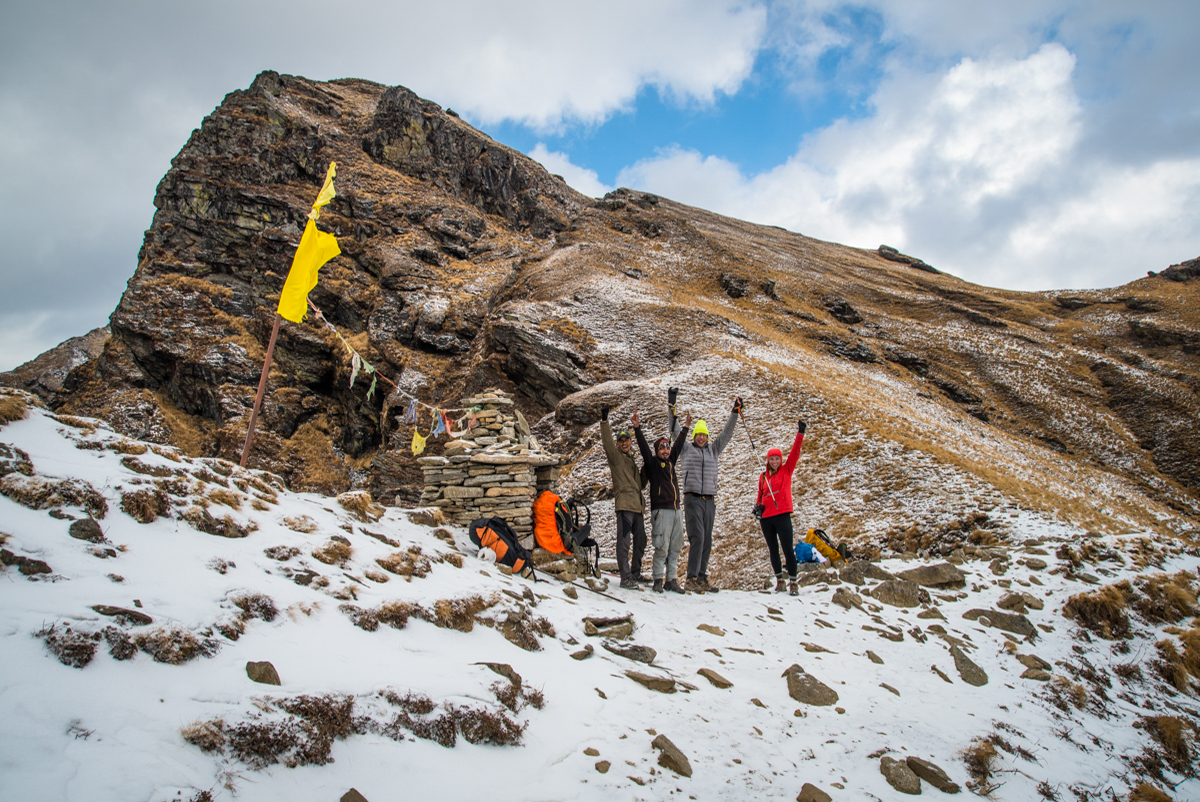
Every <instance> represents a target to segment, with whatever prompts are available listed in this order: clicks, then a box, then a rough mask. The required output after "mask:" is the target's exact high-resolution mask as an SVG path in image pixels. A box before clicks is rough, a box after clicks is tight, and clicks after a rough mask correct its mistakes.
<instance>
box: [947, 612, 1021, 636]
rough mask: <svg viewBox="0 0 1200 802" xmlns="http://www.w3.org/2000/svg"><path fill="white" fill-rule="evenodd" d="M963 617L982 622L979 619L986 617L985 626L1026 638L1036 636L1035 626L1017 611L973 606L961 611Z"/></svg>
mask: <svg viewBox="0 0 1200 802" xmlns="http://www.w3.org/2000/svg"><path fill="white" fill-rule="evenodd" d="M963 618H965V619H967V620H968V621H980V623H983V621H982V620H980V619H986V621H987V626H991V627H995V628H996V629H999V630H1003V631H1004V632H1011V633H1012V634H1014V635H1020V636H1022V637H1026V638H1028V637H1036V636H1037V627H1035V626H1034V625H1033V622H1031V621H1030V620H1029V619H1028V618H1026V617H1025V616H1023V615H1020V614H1018V613H1003V612H1000V611H998V610H980V609H979V608H974V609H971V610H967V611H966V612H965V613H963Z"/></svg>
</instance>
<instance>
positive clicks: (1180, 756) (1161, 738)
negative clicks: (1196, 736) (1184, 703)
mask: <svg viewBox="0 0 1200 802" xmlns="http://www.w3.org/2000/svg"><path fill="white" fill-rule="evenodd" d="M1141 724H1142V727H1143V728H1144V729H1145V730H1146V732H1147V733H1148V734H1149V735H1150V737H1152V738H1153V739H1154V740H1155V741H1156V742H1157V743H1158V745H1159V746H1160V747H1161V749H1162V757H1163V758H1164V759H1165V760H1166V762H1167V765H1169V766H1170V767H1171V769H1172V771H1174V772H1175V773H1177V774H1181V775H1183V776H1184V777H1190V776H1192V749H1191V745H1190V744H1189V743H1188V741H1189V740H1190V739H1189V731H1191V730H1192V729H1193V727H1192V725H1191V724H1189V723H1186V722H1184V721H1183V719H1181V718H1179V717H1178V716H1147V717H1146V718H1143V719H1141Z"/></svg>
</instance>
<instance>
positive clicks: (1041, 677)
mask: <svg viewBox="0 0 1200 802" xmlns="http://www.w3.org/2000/svg"><path fill="white" fill-rule="evenodd" d="M1021 679H1032V680H1037V681H1038V682H1049V681H1050V680H1052V679H1054V675H1053V674H1051V673H1050V672H1049V671H1045V670H1043V669H1040V668H1027V669H1025V670H1024V671H1023V672H1021Z"/></svg>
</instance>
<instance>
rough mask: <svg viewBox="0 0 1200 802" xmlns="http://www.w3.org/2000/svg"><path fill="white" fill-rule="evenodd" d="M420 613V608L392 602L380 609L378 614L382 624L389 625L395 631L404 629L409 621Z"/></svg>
mask: <svg viewBox="0 0 1200 802" xmlns="http://www.w3.org/2000/svg"><path fill="white" fill-rule="evenodd" d="M419 613H420V608H419V607H417V606H416V605H414V604H408V603H406V602H398V601H391V602H388V603H387V604H385V605H383V606H382V607H380V608H379V612H378V613H377V614H376V617H377V618H378V620H379V622H380V623H381V624H387V625H388V626H389V627H392V628H393V629H404V628H405V627H406V626H408V619H409V618H411V617H413V616H414V615H418V614H419Z"/></svg>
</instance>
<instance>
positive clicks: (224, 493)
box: [208, 487, 243, 510]
mask: <svg viewBox="0 0 1200 802" xmlns="http://www.w3.org/2000/svg"><path fill="white" fill-rule="evenodd" d="M242 498H243V497H242V496H241V495H240V494H239V493H235V492H233V491H232V490H226V489H225V488H221V487H218V488H216V489H215V490H212V491H210V492H209V494H208V500H209V501H211V502H212V503H214V504H223V505H225V506H226V507H229V508H231V509H234V510H240V509H241V508H242Z"/></svg>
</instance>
